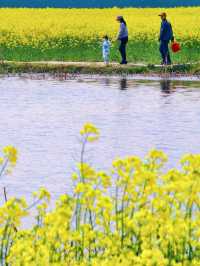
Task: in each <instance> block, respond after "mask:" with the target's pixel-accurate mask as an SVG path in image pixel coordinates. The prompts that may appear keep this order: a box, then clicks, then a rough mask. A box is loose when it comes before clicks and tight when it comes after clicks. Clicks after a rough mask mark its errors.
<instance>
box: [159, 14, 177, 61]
mask: <svg viewBox="0 0 200 266" xmlns="http://www.w3.org/2000/svg"><path fill="white" fill-rule="evenodd" d="M159 16H160V17H161V20H162V22H161V28H160V36H159V42H160V53H161V57H162V62H161V64H162V65H171V58H170V52H169V42H170V41H172V42H173V41H174V36H173V30H172V26H171V23H170V22H168V21H167V14H166V13H165V12H163V13H161V14H160V15H159Z"/></svg>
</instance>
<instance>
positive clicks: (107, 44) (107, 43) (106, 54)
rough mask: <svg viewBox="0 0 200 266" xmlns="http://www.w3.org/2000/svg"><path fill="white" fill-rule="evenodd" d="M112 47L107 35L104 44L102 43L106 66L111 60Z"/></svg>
mask: <svg viewBox="0 0 200 266" xmlns="http://www.w3.org/2000/svg"><path fill="white" fill-rule="evenodd" d="M110 46H111V43H110V41H109V38H108V36H107V35H105V36H104V37H103V43H102V52H103V61H104V63H105V64H106V65H108V64H109V59H110Z"/></svg>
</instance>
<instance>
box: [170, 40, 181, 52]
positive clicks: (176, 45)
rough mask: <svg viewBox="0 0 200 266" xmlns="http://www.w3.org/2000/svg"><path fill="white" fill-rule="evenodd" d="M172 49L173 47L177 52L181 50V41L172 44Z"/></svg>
mask: <svg viewBox="0 0 200 266" xmlns="http://www.w3.org/2000/svg"><path fill="white" fill-rule="evenodd" d="M171 49H172V52H173V53H177V52H179V51H180V50H181V46H180V44H179V43H177V42H173V43H172V46H171Z"/></svg>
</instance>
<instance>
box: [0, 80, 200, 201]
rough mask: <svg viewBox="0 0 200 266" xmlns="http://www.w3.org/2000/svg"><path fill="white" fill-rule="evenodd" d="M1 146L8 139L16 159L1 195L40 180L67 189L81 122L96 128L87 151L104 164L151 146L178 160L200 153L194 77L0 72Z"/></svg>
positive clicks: (199, 89)
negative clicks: (97, 133) (0, 74)
mask: <svg viewBox="0 0 200 266" xmlns="http://www.w3.org/2000/svg"><path fill="white" fill-rule="evenodd" d="M0 114H1V123H0V146H1V148H2V147H3V146H5V145H14V146H15V147H17V149H18V151H19V160H18V163H17V166H16V168H15V170H14V172H13V174H12V175H11V176H5V177H3V178H2V179H1V181H0V182H1V183H0V197H1V199H0V200H1V201H2V200H3V186H6V188H7V192H8V196H9V197H10V196H17V197H19V196H25V197H26V198H27V199H30V197H31V194H32V192H33V191H36V190H38V189H39V187H41V186H45V187H46V188H47V189H48V190H49V191H50V192H51V193H52V195H53V198H57V197H58V196H59V195H60V194H62V193H65V192H66V191H67V192H70V190H71V182H70V175H71V173H72V171H73V170H74V169H75V168H76V162H77V161H78V160H79V157H80V143H79V131H80V129H81V127H82V125H83V124H84V123H86V122H92V123H94V124H95V125H96V126H97V127H98V128H99V129H100V132H101V138H100V140H99V141H98V142H97V143H94V144H90V145H89V146H88V151H87V154H86V157H87V159H88V161H89V162H90V163H91V164H92V165H94V166H95V167H96V168H98V169H100V168H101V169H109V168H110V166H111V162H112V160H113V159H114V158H115V157H119V156H125V155H138V156H141V157H144V156H145V154H146V153H147V152H148V151H149V150H150V149H152V148H157V149H161V150H163V151H165V152H166V153H167V155H168V156H169V163H168V164H167V167H174V166H177V165H178V161H179V158H180V157H181V156H182V155H183V154H185V153H199V152H200V141H199V136H200V83H199V82H197V81H196V82H188V81H170V80H151V81H150V80H143V81H142V80H137V79H132V78H119V77H118V78H114V77H113V78H112V77H87V78H85V77H78V78H74V79H73V78H67V79H65V78H52V77H49V76H48V77H44V78H43V76H28V77H26V76H22V77H1V78H0Z"/></svg>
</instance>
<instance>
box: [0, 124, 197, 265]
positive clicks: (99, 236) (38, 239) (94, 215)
mask: <svg viewBox="0 0 200 266" xmlns="http://www.w3.org/2000/svg"><path fill="white" fill-rule="evenodd" d="M99 137H100V132H99V130H98V129H97V128H96V127H95V126H94V125H93V124H90V123H88V124H85V125H84V127H83V129H82V130H81V131H80V138H81V141H82V150H81V160H80V162H79V163H78V165H77V172H75V173H74V174H73V175H72V179H73V184H74V185H73V191H72V193H71V195H69V194H65V195H62V196H61V197H60V199H59V200H58V201H57V203H56V207H55V208H54V209H53V210H51V211H49V210H48V204H49V201H50V194H49V193H48V191H46V190H45V189H44V188H41V190H40V191H39V192H37V193H34V194H33V196H34V202H36V203H37V204H35V206H37V214H36V217H35V224H34V225H33V226H30V228H26V229H25V228H23V227H22V226H21V221H22V219H23V218H24V217H26V216H28V215H29V212H30V211H31V210H30V207H29V206H27V203H26V202H25V200H24V199H15V198H13V199H9V200H8V201H7V202H6V203H5V204H4V205H3V206H2V207H0V262H1V265H2V266H3V265H12V266H20V265H23V266H35V265H40V266H47V265H52V266H58V265H59V266H60V265H61V266H62V265H63V266H66V265H71V266H78V265H81V266H90V265H91V266H92V265H94V266H96V265H99V266H114V265H115V266H120V265H121V266H122V265H123V266H133V265H134V266H199V265H200V155H190V154H188V155H185V156H184V157H183V158H182V159H181V168H180V169H179V170H178V169H171V170H168V171H166V170H163V169H166V168H165V167H164V168H163V166H164V165H165V163H166V161H167V156H166V155H165V154H164V153H163V152H161V151H158V150H152V151H150V152H149V154H148V155H147V156H146V157H145V158H144V159H143V160H141V159H140V158H138V157H136V156H127V157H125V158H117V159H115V160H114V161H113V164H112V167H111V170H110V171H109V172H105V171H99V170H98V171H97V170H95V169H94V168H93V167H92V166H91V165H89V164H88V163H87V162H86V161H85V148H86V145H94V144H92V143H95V142H96V141H97V140H98V139H99ZM0 162H1V166H2V169H3V171H5V169H6V168H9V169H10V170H13V167H14V166H15V164H16V162H17V150H16V149H15V148H13V147H11V146H9V147H6V148H4V149H3V155H2V158H1V161H0ZM1 174H2V172H1Z"/></svg>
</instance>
